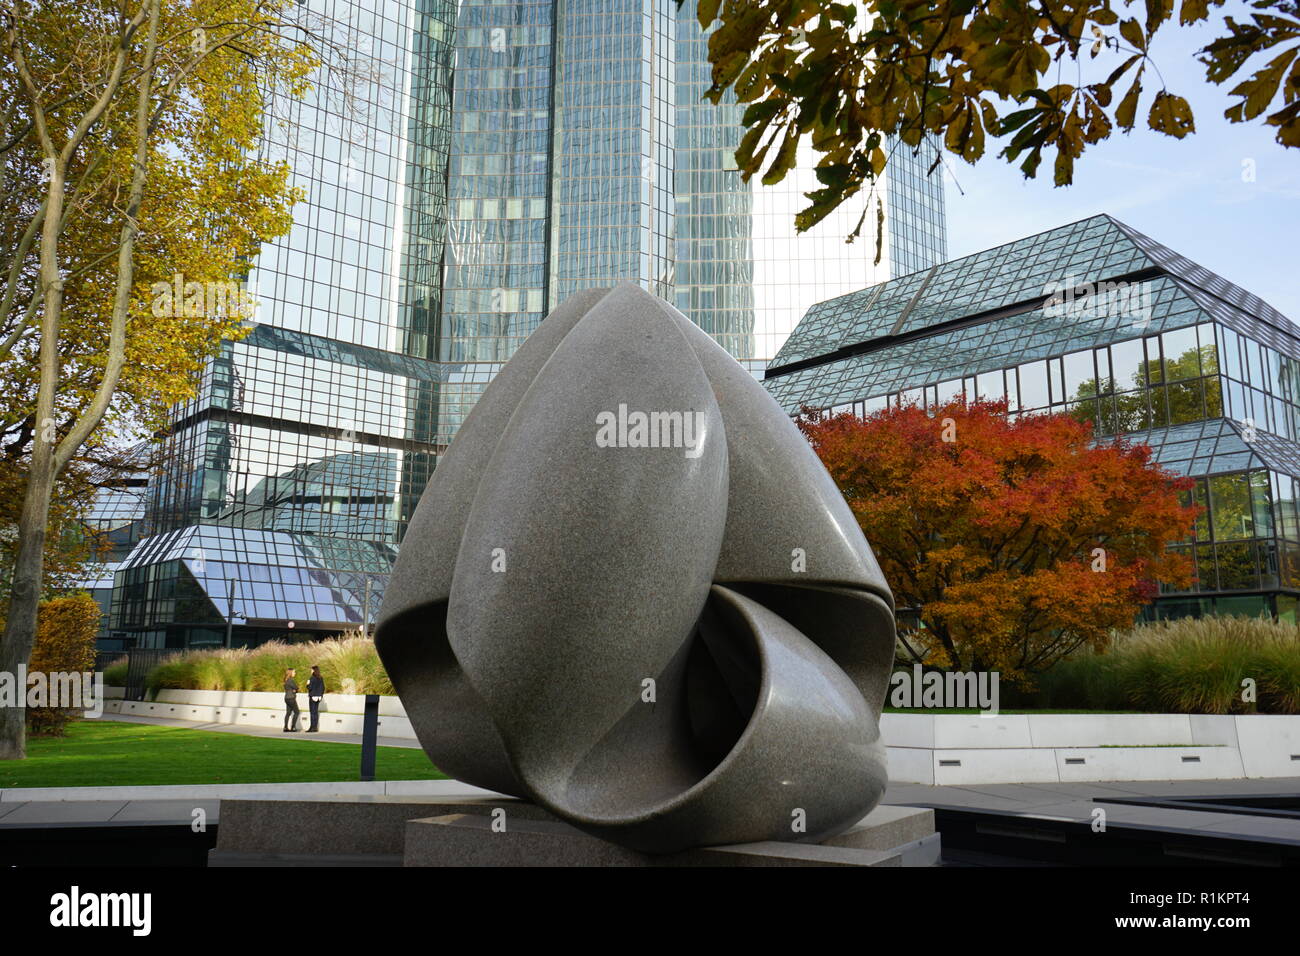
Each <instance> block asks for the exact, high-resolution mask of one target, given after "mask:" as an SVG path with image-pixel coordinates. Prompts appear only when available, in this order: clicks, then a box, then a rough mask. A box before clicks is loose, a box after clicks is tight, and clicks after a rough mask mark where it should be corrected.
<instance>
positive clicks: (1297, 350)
mask: <svg viewBox="0 0 1300 956" xmlns="http://www.w3.org/2000/svg"><path fill="white" fill-rule="evenodd" d="M765 384H766V385H767V387H768V389H769V390H770V392H771V393H772V395H773V396H774V397H775V398H776V399H777V401H779V402H780V403H781V404H782V406H783V407H784V408H786V409H787V410H788V411H790V412H791V413H795V412H797V411H798V410H799V409H800V408H801V407H810V408H817V409H829V410H831V411H836V412H839V411H852V412H855V413H857V414H867V413H870V412H872V411H875V410H877V409H881V408H884V407H886V406H887V405H889V404H891V403H902V402H915V403H920V404H923V405H924V406H925V407H928V408H935V407H938V406H941V405H943V404H945V403H947V402H950V401H952V400H954V399H957V398H961V397H965V398H967V399H974V398H976V397H978V398H1005V399H1006V400H1007V401H1008V403H1009V408H1010V413H1011V414H1013V415H1018V414H1032V413H1041V412H1048V411H1052V412H1067V413H1070V414H1073V415H1076V416H1077V417H1079V418H1080V419H1082V420H1086V421H1089V422H1092V423H1093V426H1094V428H1095V429H1096V433H1097V436H1098V440H1113V439H1115V438H1123V439H1124V440H1126V441H1130V442H1134V443H1141V444H1145V445H1149V446H1150V447H1151V448H1152V450H1153V451H1154V454H1155V459H1156V460H1157V461H1158V462H1159V463H1160V464H1161V465H1163V466H1164V467H1166V468H1167V469H1169V470H1170V471H1172V472H1174V473H1176V474H1180V475H1185V476H1188V477H1191V478H1193V479H1194V480H1195V487H1194V489H1193V490H1192V491H1191V492H1188V493H1187V495H1186V496H1185V497H1186V499H1187V501H1188V502H1189V503H1190V502H1191V501H1193V500H1194V501H1195V503H1197V504H1199V505H1201V506H1202V507H1204V508H1205V509H1206V513H1205V515H1204V516H1203V517H1202V518H1201V520H1199V521H1198V522H1197V523H1196V525H1195V527H1194V528H1189V529H1188V535H1187V538H1186V540H1184V541H1183V542H1181V543H1180V544H1178V545H1177V548H1178V550H1181V551H1184V552H1186V553H1187V554H1188V555H1189V556H1191V557H1192V558H1193V560H1194V563H1195V566H1196V568H1197V575H1196V582H1195V583H1194V585H1193V586H1192V588H1191V589H1190V590H1188V591H1182V592H1175V591H1172V590H1169V589H1168V588H1165V589H1163V590H1162V595H1161V597H1160V598H1159V599H1158V600H1157V601H1156V602H1155V603H1154V605H1153V606H1152V607H1151V608H1150V609H1149V614H1150V615H1152V616H1159V617H1168V616H1184V615H1200V614H1205V613H1212V612H1214V613H1246V614H1256V613H1260V612H1262V611H1270V612H1272V613H1274V614H1276V615H1278V616H1279V617H1282V618H1284V619H1287V620H1292V621H1294V620H1295V613H1296V601H1297V598H1300V527H1298V525H1297V512H1296V501H1297V497H1300V334H1298V332H1297V329H1296V327H1295V326H1294V325H1293V324H1292V323H1291V322H1290V321H1289V320H1288V319H1286V318H1285V317H1284V316H1282V315H1281V314H1279V313H1278V312H1277V311H1276V310H1274V309H1273V308H1271V307H1270V306H1269V305H1267V303H1265V302H1263V301H1261V300H1260V299H1259V298H1257V297H1255V296H1253V295H1251V294H1250V293H1248V292H1246V291H1245V290H1243V289H1241V288H1239V287H1237V286H1235V285H1233V284H1231V283H1229V282H1227V281H1226V280H1224V279H1222V278H1221V277H1219V276H1216V275H1214V274H1213V273H1211V272H1209V271H1208V270H1206V269H1204V268H1202V267H1200V266H1198V265H1196V264H1195V263H1193V262H1191V261H1189V260H1187V259H1185V258H1184V257H1182V256H1180V255H1178V254H1177V253H1175V252H1173V251H1171V250H1170V249H1168V248H1166V247H1165V246H1162V245H1160V244H1159V243H1157V242H1155V241H1154V240H1152V239H1150V238H1148V237H1147V236H1144V235H1142V234H1141V233H1139V232H1137V231H1136V230H1134V229H1132V228H1131V227H1129V226H1127V225H1125V224H1123V223H1121V222H1118V221H1116V220H1114V219H1112V218H1110V217H1108V216H1097V217H1094V218H1092V219H1086V220H1083V221H1081V222H1077V223H1073V224H1071V225H1068V226H1063V227H1061V228H1059V229H1054V230H1052V231H1050V232H1046V233H1042V234H1040V235H1036V236H1031V237H1029V238H1027V239H1022V240H1019V241H1017V242H1014V243H1010V244H1008V245H1005V246H1000V247H997V248H995V249H989V250H987V251H985V252H981V253H978V254H976V255H973V256H968V257H966V258H964V259H958V260H955V261H953V262H950V263H946V264H943V265H939V266H936V267H934V268H931V269H928V270H925V271H923V272H918V273H913V274H912V275H908V276H904V277H901V278H898V279H895V280H891V281H889V282H885V283H881V284H879V285H877V286H875V287H873V288H869V289H864V290H861V291H859V292H855V293H853V294H851V295H847V296H842V297H839V298H837V299H833V300H830V301H827V302H822V303H819V304H818V305H817V306H815V307H814V308H813V309H810V310H809V312H808V315H807V316H806V317H805V318H804V320H803V321H802V322H801V323H800V324H799V326H798V327H797V328H796V330H795V332H794V334H793V335H792V336H791V337H790V339H789V341H788V342H787V343H786V346H785V348H783V349H782V351H781V353H780V354H779V355H778V356H777V357H776V359H775V360H774V361H773V362H772V365H771V367H770V368H769V369H768V372H767V378H766V380H765Z"/></svg>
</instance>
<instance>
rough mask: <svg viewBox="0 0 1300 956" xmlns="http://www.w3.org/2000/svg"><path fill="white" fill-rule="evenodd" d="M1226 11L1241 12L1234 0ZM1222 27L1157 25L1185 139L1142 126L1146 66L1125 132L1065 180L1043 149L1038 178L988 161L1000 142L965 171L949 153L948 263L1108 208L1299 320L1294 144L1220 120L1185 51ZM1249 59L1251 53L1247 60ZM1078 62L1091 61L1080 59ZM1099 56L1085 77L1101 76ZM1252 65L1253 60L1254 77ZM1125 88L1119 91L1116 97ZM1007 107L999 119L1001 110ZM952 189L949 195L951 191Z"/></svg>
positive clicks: (1215, 98)
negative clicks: (1189, 128)
mask: <svg viewBox="0 0 1300 956" xmlns="http://www.w3.org/2000/svg"><path fill="white" fill-rule="evenodd" d="M1228 6H1229V7H1236V8H1238V9H1240V7H1239V5H1238V4H1234V3H1229V4H1228ZM1221 29H1222V27H1221V26H1220V25H1219V24H1218V23H1214V22H1212V23H1211V24H1208V25H1207V24H1202V25H1200V26H1199V27H1197V28H1194V29H1189V28H1183V27H1179V26H1178V25H1177V23H1176V22H1172V23H1167V24H1165V26H1164V27H1162V32H1161V33H1160V34H1158V35H1157V38H1156V41H1155V43H1154V44H1153V45H1152V57H1153V59H1154V61H1155V63H1156V65H1157V66H1158V67H1159V68H1160V72H1161V74H1162V75H1163V77H1164V81H1165V83H1166V84H1167V86H1168V88H1169V89H1170V90H1171V91H1172V92H1174V93H1178V94H1180V95H1182V96H1184V97H1186V98H1187V100H1188V102H1189V103H1191V106H1192V110H1193V112H1194V114H1195V117H1196V132H1195V133H1194V134H1192V135H1191V136H1188V137H1187V138H1186V139H1183V140H1181V141H1179V140H1175V139H1172V138H1170V137H1167V136H1164V135H1162V134H1160V133H1157V132H1155V131H1154V130H1150V129H1148V128H1146V118H1145V109H1146V108H1147V106H1148V104H1149V102H1150V97H1152V96H1154V93H1155V90H1156V89H1158V88H1159V86H1158V78H1157V77H1156V76H1155V74H1154V71H1153V70H1152V69H1151V68H1150V67H1148V69H1147V71H1146V75H1144V76H1143V87H1144V91H1143V104H1142V107H1141V109H1140V112H1139V123H1138V125H1137V126H1135V128H1134V130H1133V132H1132V133H1130V134H1128V135H1127V136H1125V135H1123V134H1112V138H1111V139H1110V140H1109V141H1107V142H1104V143H1099V144H1097V145H1094V146H1091V147H1089V148H1088V150H1087V151H1086V152H1085V153H1084V155H1083V157H1082V158H1081V159H1080V160H1079V161H1078V162H1077V163H1076V165H1075V176H1074V184H1073V185H1071V186H1065V187H1062V188H1059V189H1058V188H1056V187H1054V186H1053V185H1052V178H1051V177H1052V161H1053V158H1054V154H1049V153H1044V157H1043V164H1042V167H1041V169H1040V170H1039V174H1038V178H1037V179H1035V180H1028V181H1026V180H1025V179H1024V177H1023V176H1022V174H1021V173H1020V170H1019V169H1018V168H1017V167H1016V166H1014V165H1012V164H1009V163H1007V161H1006V160H1005V159H998V158H997V156H996V153H997V152H999V151H1000V150H1001V146H1000V145H999V146H998V147H996V148H994V149H992V150H990V151H989V153H988V154H986V155H985V157H984V158H983V159H982V160H980V162H979V163H977V164H976V165H974V166H971V165H968V164H966V163H964V162H963V161H961V160H960V159H957V158H955V157H952V156H951V155H950V156H949V157H948V159H947V162H948V168H949V171H950V173H952V174H955V182H954V179H953V178H952V176H950V177H949V178H948V180H947V184H946V187H945V188H946V198H947V206H948V230H949V256H950V257H951V258H954V259H956V258H959V257H961V256H964V255H969V254H970V253H973V252H978V251H979V250H981V249H987V248H989V247H990V246H995V245H999V244H1001V243H1004V242H1010V241H1012V240H1014V239H1018V238H1020V237H1022V236H1028V235H1032V234H1033V233H1036V232H1042V231H1043V230H1045V229H1051V228H1053V227H1055V226H1059V225H1063V224H1065V223H1068V222H1074V221H1075V220H1078V219H1083V218H1086V217H1088V216H1092V215H1095V214H1097V213H1103V212H1105V213H1110V214H1111V215H1112V216H1114V217H1115V218H1116V219H1119V220H1121V221H1123V222H1126V223H1128V224H1129V225H1131V226H1132V227H1134V228H1135V229H1137V230H1139V231H1140V232H1144V233H1146V234H1147V235H1149V236H1150V237H1151V238H1153V239H1155V240H1156V241H1158V242H1161V243H1163V244H1164V245H1166V246H1168V247H1170V248H1171V249H1174V250H1175V251H1177V252H1180V253H1182V254H1183V255H1185V256H1187V257H1188V258H1189V259H1192V260H1194V261H1195V262H1198V263H1200V264H1201V265H1203V266H1205V267H1206V268H1208V269H1211V270H1213V271H1214V272H1217V273H1218V274H1219V275H1221V276H1223V277H1224V278H1225V279H1228V280H1230V281H1232V282H1235V283H1236V284H1237V285H1240V286H1243V287H1244V288H1246V289H1248V290H1250V291H1251V292H1254V293H1255V294H1256V295H1258V296H1260V297H1261V298H1263V299H1264V300H1265V301H1266V302H1268V303H1270V304H1271V305H1273V306H1274V308H1276V309H1278V310H1280V311H1281V312H1282V313H1283V314H1285V315H1286V316H1288V317H1289V318H1290V319H1291V320H1292V321H1293V322H1296V323H1300V276H1298V273H1300V261H1298V260H1297V256H1296V252H1297V249H1298V248H1300V242H1297V230H1298V228H1300V149H1284V148H1283V147H1282V146H1280V145H1278V144H1277V143H1276V142H1275V141H1274V138H1273V137H1274V132H1275V131H1274V129H1273V128H1272V127H1267V126H1264V125H1263V124H1262V123H1261V122H1260V120H1258V119H1257V120H1255V121H1253V122H1251V123H1238V124H1233V123H1229V122H1228V121H1227V120H1225V119H1224V118H1223V111H1224V109H1226V108H1227V107H1228V106H1229V105H1230V104H1231V103H1232V102H1233V101H1232V100H1231V99H1230V98H1229V97H1228V95H1227V92H1228V90H1229V89H1231V88H1232V86H1234V85H1236V82H1237V81H1238V80H1239V79H1241V78H1242V74H1238V77H1236V78H1234V79H1233V80H1231V81H1229V83H1227V84H1225V85H1224V86H1222V87H1216V86H1213V85H1211V84H1210V83H1209V82H1208V81H1207V80H1206V79H1205V72H1204V67H1203V66H1201V65H1200V64H1199V63H1198V62H1196V60H1195V58H1194V54H1195V51H1196V50H1197V49H1199V48H1200V47H1201V46H1203V45H1204V44H1205V43H1206V42H1207V41H1208V40H1209V39H1212V38H1213V37H1214V36H1215V35H1217V34H1218V32H1219V31H1220V30H1221ZM1256 59H1257V60H1260V59H1261V58H1259V57H1256ZM1085 63H1090V61H1087V59H1086V57H1085ZM1103 63H1105V58H1104V57H1100V58H1098V60H1097V61H1096V62H1095V63H1090V67H1091V68H1089V67H1085V69H1086V70H1087V71H1088V72H1086V73H1085V74H1084V76H1085V81H1089V80H1092V79H1094V78H1096V79H1101V78H1104V76H1105V72H1106V71H1108V68H1109V67H1108V65H1106V66H1099V64H1103ZM1255 66H1256V63H1255V62H1254V61H1252V63H1251V64H1250V67H1251V69H1250V70H1249V71H1247V72H1246V73H1245V75H1246V76H1249V75H1250V72H1253V69H1254V67H1255ZM1127 89H1128V87H1127V81H1121V82H1120V84H1119V95H1122V94H1123V93H1124V92H1125V91H1126V90H1127ZM1009 111H1010V109H1009V108H1004V109H1001V110H1000V112H1003V113H1006V112H1009ZM1247 159H1249V160H1253V161H1254V172H1255V180H1254V182H1245V181H1243V176H1242V171H1243V161H1244V160H1247ZM959 187H960V188H959Z"/></svg>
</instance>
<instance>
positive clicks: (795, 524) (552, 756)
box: [375, 283, 894, 853]
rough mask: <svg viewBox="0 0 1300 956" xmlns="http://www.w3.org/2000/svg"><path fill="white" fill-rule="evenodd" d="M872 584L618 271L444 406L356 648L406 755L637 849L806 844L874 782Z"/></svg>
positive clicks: (876, 706)
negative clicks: (478, 385) (384, 685)
mask: <svg viewBox="0 0 1300 956" xmlns="http://www.w3.org/2000/svg"><path fill="white" fill-rule="evenodd" d="M892 602H893V599H892V596H891V594H890V592H889V589H888V587H887V585H886V584H885V581H884V578H883V576H882V575H881V572H880V568H879V566H878V565H877V563H876V560H875V558H874V556H873V555H872V553H871V549H870V547H869V546H868V545H867V542H866V540H865V538H864V537H863V535H862V532H861V530H860V529H859V527H858V525H857V522H856V521H855V520H854V517H853V514H852V513H851V511H850V510H849V507H848V505H847V504H846V503H845V501H844V499H843V497H841V495H840V493H839V491H838V490H837V488H836V487H835V484H834V482H833V481H832V480H831V478H830V476H829V475H828V474H827V473H826V470H825V469H824V468H823V467H822V465H821V462H820V461H819V460H818V459H817V457H816V455H815V454H814V453H813V451H812V450H811V448H810V447H809V446H808V444H807V443H806V442H805V441H804V439H803V437H802V436H801V435H800V434H799V432H798V429H797V428H796V427H795V426H794V424H793V423H792V422H791V421H790V419H789V417H788V416H787V415H785V414H784V413H783V412H782V411H781V409H780V408H779V407H778V406H777V405H776V403H775V402H774V401H773V400H772V399H771V398H770V397H769V396H768V395H767V393H766V392H765V391H764V390H763V388H762V386H761V385H760V384H759V383H758V382H756V381H755V380H754V379H753V377H752V376H750V375H749V374H748V373H747V372H746V371H745V370H744V369H743V368H742V367H741V366H740V365H739V364H738V363H737V362H736V361H735V360H734V359H732V358H731V357H730V356H729V355H728V354H727V353H726V352H725V351H724V350H723V349H722V348H721V347H719V346H718V345H717V344H716V343H715V342H714V341H713V340H712V339H711V338H710V337H709V336H708V335H706V334H705V333H704V332H703V331H701V330H700V329H699V328H698V327H697V326H696V325H694V324H693V323H692V322H690V321H689V320H688V319H687V318H686V317H685V316H683V315H682V314H681V313H680V312H678V311H677V310H676V309H674V308H673V307H672V306H671V305H669V304H668V303H667V302H665V301H663V300H662V299H660V298H658V297H656V296H654V295H651V294H650V293H648V292H646V291H644V290H642V289H641V288H639V287H638V286H635V285H632V284H630V283H626V284H622V285H619V286H617V287H615V288H613V289H593V290H588V291H584V292H580V293H578V294H576V295H574V296H573V297H572V298H570V299H568V300H567V301H565V302H564V303H563V304H562V305H561V306H560V307H559V308H558V309H556V310H555V311H554V312H553V313H551V314H550V315H549V316H548V317H547V318H546V319H545V320H544V321H543V322H542V324H541V325H540V326H539V328H538V329H537V331H536V332H534V333H533V334H532V336H531V337H529V338H528V340H527V341H526V342H524V344H523V345H522V346H521V347H520V348H519V350H518V352H517V353H516V354H515V356H514V357H513V358H512V359H511V360H510V361H509V362H508V363H507V364H506V366H505V367H504V368H503V369H502V370H501V372H500V374H499V375H497V377H496V378H495V380H494V381H493V382H492V383H491V384H490V385H489V386H488V388H487V389H486V391H485V392H484V393H483V396H482V397H481V398H480V400H479V402H478V404H477V405H476V406H475V407H474V409H473V411H472V412H471V413H470V415H469V416H468V417H467V419H466V420H465V423H464V425H463V426H462V428H461V429H460V432H459V434H458V435H457V437H456V439H455V441H454V442H453V443H452V445H451V446H450V448H449V449H448V451H447V453H446V455H445V456H443V457H442V459H441V460H440V461H439V463H438V466H437V469H436V471H435V473H434V475H433V478H432V480H431V481H430V482H429V485H428V488H427V490H426V491H425V492H424V496H423V498H422V500H421V501H420V504H419V507H418V508H417V509H416V512H415V515H414V517H413V519H412V521H411V525H410V528H409V530H408V532H407V535H406V537H405V539H404V541H403V543H402V547H401V552H400V557H399V558H398V561H397V563H396V566H395V567H394V569H393V574H392V578H391V581H390V583H389V585H388V588H387V591H386V594H385V596H384V603H383V608H382V610H381V612H380V615H379V623H378V629H377V632H376V638H375V642H376V645H377V647H378V650H379V654H380V657H381V658H382V660H383V662H384V665H385V667H386V668H387V670H388V673H389V675H390V676H391V678H392V680H393V684H394V685H395V687H396V689H397V691H398V693H399V694H400V695H401V698H402V701H403V703H404V705H405V708H406V713H407V715H408V716H409V717H410V719H411V722H412V724H413V725H414V727H415V730H416V733H417V734H418V736H419V739H420V742H421V744H422V746H423V747H424V749H425V750H426V751H427V753H428V754H429V757H430V759H432V760H433V762H434V763H435V764H436V765H437V766H438V767H440V768H441V769H442V770H443V771H444V772H445V773H447V774H449V775H451V776H453V777H456V778H457V779H459V780H462V781H464V782H466V783H471V784H475V785H477V786H481V787H486V788H488V789H491V790H496V791H500V792H501V793H505V794H510V795H514V796H518V797H521V798H524V799H527V800H531V801H534V802H536V803H537V804H539V805H541V806H542V807H544V808H545V809H547V810H549V811H550V812H552V813H554V814H556V815H557V816H559V817H561V818H562V819H564V820H567V821H568V822H570V823H571V824H573V825H574V826H576V827H578V828H580V829H582V830H584V831H587V832H590V833H592V834H595V835H598V836H601V837H604V838H606V839H608V840H612V841H615V842H617V843H620V844H622V845H624V846H628V847H631V848H634V849H638V850H642V851H645V852H651V853H661V852H671V851H676V850H681V849H685V848H688V847H692V846H703V845H715V844H725V843H743V842H752V841H758V840H787V841H789V840H799V841H818V840H822V839H825V838H827V837H830V836H832V835H834V834H836V833H838V832H840V831H842V830H844V829H846V828H847V827H849V826H851V825H852V824H853V823H855V822H856V821H858V820H859V819H861V818H862V817H863V816H864V815H865V814H866V813H867V812H868V811H869V810H871V808H872V807H874V806H875V805H876V803H877V802H878V801H879V799H880V797H881V795H882V793H883V791H884V788H885V782H886V770H885V751H884V747H883V745H882V744H881V741H880V735H879V727H878V724H879V716H880V710H881V707H882V706H883V703H884V697H885V690H886V686H887V681H888V676H889V673H890V670H891V665H892V662H893V654H894V619H893V611H892Z"/></svg>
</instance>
